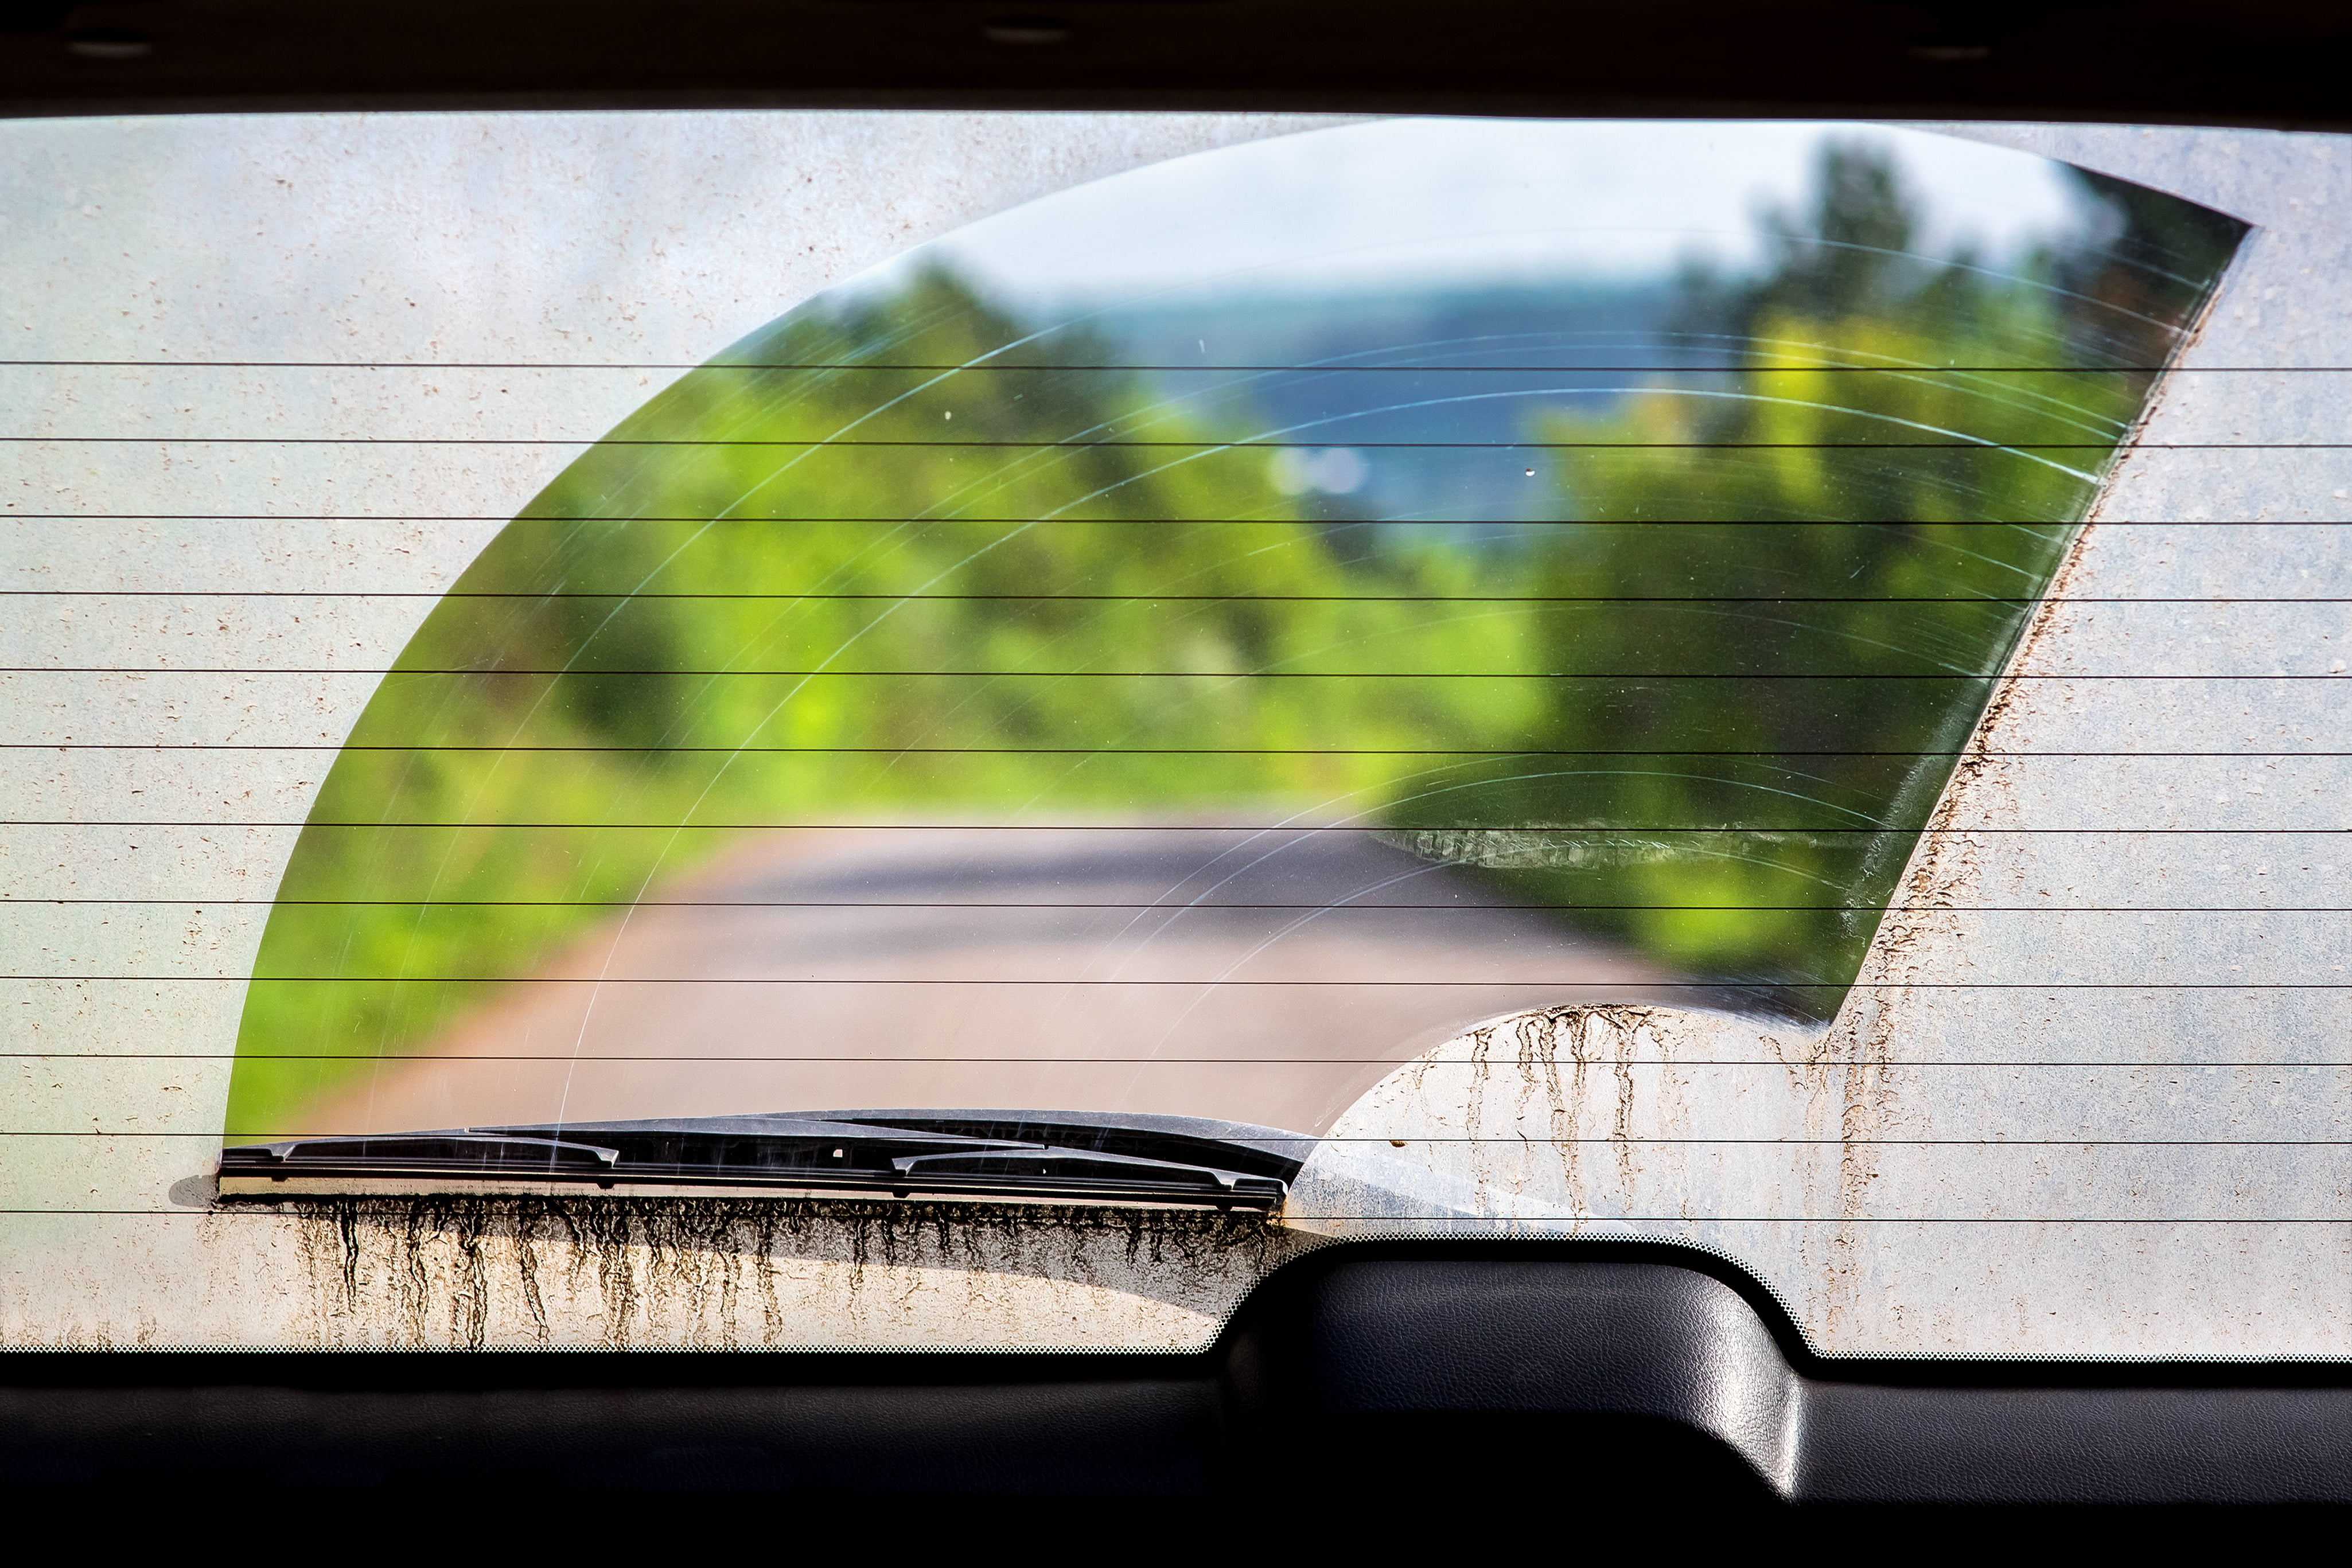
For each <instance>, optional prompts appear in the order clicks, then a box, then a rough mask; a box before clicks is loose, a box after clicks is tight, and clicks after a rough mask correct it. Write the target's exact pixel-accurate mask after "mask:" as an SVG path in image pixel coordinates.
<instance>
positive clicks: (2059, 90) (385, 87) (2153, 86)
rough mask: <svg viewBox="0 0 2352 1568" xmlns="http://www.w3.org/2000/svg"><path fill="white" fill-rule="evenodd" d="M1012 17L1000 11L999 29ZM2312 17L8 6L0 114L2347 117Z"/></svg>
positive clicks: (1307, 6)
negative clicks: (913, 111)
mask: <svg viewBox="0 0 2352 1568" xmlns="http://www.w3.org/2000/svg"><path fill="white" fill-rule="evenodd" d="M1008 13H1016V14H1008ZM2347 77H2352V14H2347V12H2346V10H2345V8H2344V7H2342V6H2340V5H2329V4H2323V3H2320V0H2140V3H2126V4H2113V3H2111V4H2104V5H2102V4H2086V3H2083V0H2007V3H1992V4H1984V5H1959V4H1950V3H1947V4H1936V3H1932V0H1931V3H1928V4H1916V5H1912V4H1892V3H1887V0H1779V3H1773V4H1758V3H1756V0H1672V3H1669V4H1664V5H1634V6H1623V5H1612V6H1595V5H1561V4H1558V3H1557V0H1468V3H1465V4H1462V5H1452V6H1445V7H1432V6H1430V5H1427V4H1425V0H1028V3H1025V4H1022V5H1011V4H1009V3H1007V0H668V3H667V4H664V5H645V4H642V3H639V0H467V3H464V4H458V3H455V0H416V3H415V4H411V5H401V6H397V7H394V6H382V5H321V4H318V3H317V0H115V3H112V4H101V5H68V4H65V3H63V0H0V113H13V114H17V115H49V114H90V113H107V114H111V113H141V112H182V111H252V110H304V109H313V110H344V109H369V110H386V109H411V110H436V109H481V108H499V109H530V108H541V109H554V108H570V109H577V108H629V107H638V108H678V107H743V106H777V107H801V108H807V107H828V106H845V107H865V108H995V109H1152V110H1293V111H1297V110H1333V111H1362V112H1382V113H1397V112H1412V113H1449V114H1453V113H1469V114H1568V115H1581V116H1636V117H1640V116H1658V117H1700V116H1731V117H1743V116H1762V117H1798V118H1843V117H1864V118H1925V119H1943V118H1957V119H1980V120H2093V121H2126V122H2155V123H2186V124H2210V125H2240V126H2267V127H2282V128H2303V129H2313V130H2327V129H2339V128H2344V127H2347V126H2352V95H2347V92H2346V91H2345V89H2344V86H2343V83H2344V82H2345V81H2346V80H2347Z"/></svg>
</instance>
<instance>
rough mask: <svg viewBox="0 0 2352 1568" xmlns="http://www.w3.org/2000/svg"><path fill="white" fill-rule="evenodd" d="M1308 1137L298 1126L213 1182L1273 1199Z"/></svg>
mask: <svg viewBox="0 0 2352 1568" xmlns="http://www.w3.org/2000/svg"><path fill="white" fill-rule="evenodd" d="M1312 1142H1313V1140H1312V1139H1310V1138H1305V1137H1302V1136H1299V1135H1297V1134H1286V1133H1278V1132H1276V1131H1274V1130H1273V1129H1271V1128H1265V1127H1250V1126H1245V1125H1243V1124H1235V1123H1223V1122H1205V1121H1193V1120H1190V1119H1187V1118H1181V1117H1163V1116H1139V1117H1126V1118H1120V1117H1097V1116H1084V1115H1071V1114H1067V1113H1060V1114H1056V1113H1023V1112H993V1111H992V1112H963V1113H923V1112H855V1111H853V1112H820V1113H806V1114H788V1115H777V1116H703V1117H689V1118H682V1119H677V1120H660V1121H643V1122H598V1123H592V1124H576V1125H570V1126H562V1125H548V1126H536V1127H467V1128H456V1129H450V1130H446V1131H437V1132H424V1133H401V1134H365V1135H359V1136H338V1137H316V1138H296V1139H288V1140H285V1141H282V1142H278V1143H271V1144H256V1145H245V1146H241V1147H236V1148H231V1149H226V1150H224V1151H222V1154H221V1166H220V1175H221V1192H222V1195H223V1196H224V1197H292V1196H297V1195H299V1194H300V1193H304V1192H350V1191H354V1190H364V1191H378V1192H383V1191H397V1190H400V1189H401V1188H402V1187H404V1186H407V1187H410V1188H412V1189H413V1188H414V1187H415V1185H416V1184H419V1183H431V1184H435V1185H436V1186H440V1185H442V1184H446V1183H448V1182H451V1181H455V1182H458V1183H466V1184H470V1183H488V1184H499V1183H513V1182H532V1183H544V1182H551V1183H557V1184H562V1185H569V1186H593V1187H596V1188H600V1189H613V1188H619V1187H624V1186H667V1187H677V1186H683V1187H689V1188H721V1189H723V1188H735V1189H759V1188H765V1189H769V1190H779V1189H781V1190H786V1191H793V1192H820V1193H822V1192H835V1191H839V1192H887V1193H890V1194H893V1195H895V1196H897V1197H912V1196H914V1195H915V1194H917V1193H925V1194H938V1195H953V1196H961V1197H1042V1198H1064V1199H1069V1200H1073V1201H1087V1202H1097V1203H1180V1204H1212V1205H1214V1206H1216V1207H1221V1208H1233V1207H1244V1208H1258V1209H1271V1208H1274V1207H1277V1206H1278V1205H1279V1204H1280V1203H1281V1202H1282V1200H1283V1198H1284V1197H1285V1196H1286V1194H1287V1193H1288V1191H1289V1183H1290V1180H1291V1178H1292V1177H1293V1176H1296V1175H1297V1170H1298V1166H1299V1162H1300V1160H1301V1159H1303V1158H1304V1156H1305V1152H1306V1148H1307V1145H1310V1144H1312Z"/></svg>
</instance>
